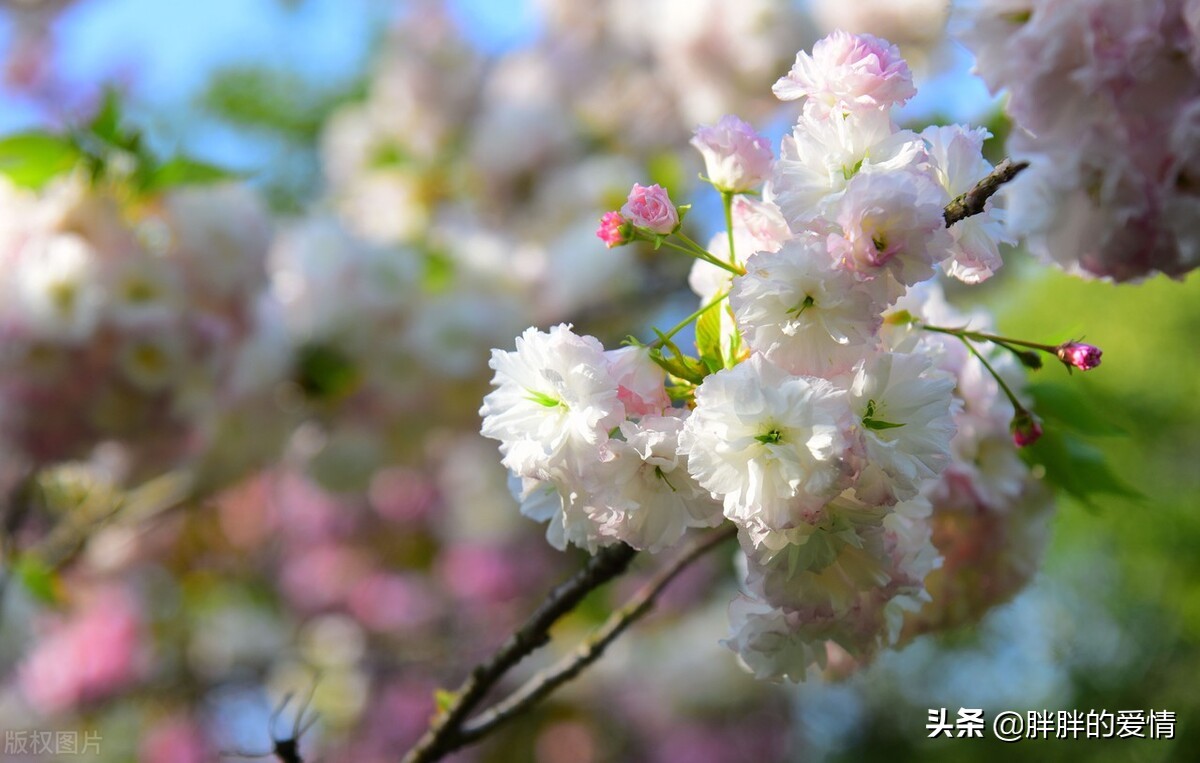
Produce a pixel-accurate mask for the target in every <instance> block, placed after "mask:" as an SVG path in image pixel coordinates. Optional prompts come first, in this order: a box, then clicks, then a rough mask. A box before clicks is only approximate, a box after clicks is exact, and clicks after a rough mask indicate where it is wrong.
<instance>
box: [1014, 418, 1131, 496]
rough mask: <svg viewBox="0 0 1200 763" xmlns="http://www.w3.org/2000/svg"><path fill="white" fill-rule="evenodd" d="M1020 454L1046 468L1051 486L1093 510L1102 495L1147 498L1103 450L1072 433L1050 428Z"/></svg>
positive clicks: (1028, 460)
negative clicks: (1116, 469) (1112, 465)
mask: <svg viewBox="0 0 1200 763" xmlns="http://www.w3.org/2000/svg"><path fill="white" fill-rule="evenodd" d="M1020 453H1021V457H1022V458H1024V459H1025V461H1026V462H1027V463H1029V464H1030V465H1040V466H1042V467H1043V468H1044V469H1045V471H1046V476H1045V480H1046V482H1047V483H1048V484H1050V485H1051V486H1053V487H1056V488H1058V489H1060V490H1062V491H1064V492H1065V493H1067V494H1068V495H1070V496H1071V497H1073V498H1075V499H1077V500H1078V501H1079V502H1080V503H1082V504H1084V505H1085V506H1088V507H1089V508H1096V504H1095V501H1094V498H1095V497H1096V496H1098V495H1115V496H1120V497H1123V498H1135V499H1140V498H1144V496H1143V495H1142V494H1141V493H1139V492H1138V491H1137V490H1135V489H1133V488H1132V487H1130V486H1129V485H1128V484H1126V483H1125V482H1124V481H1123V480H1122V479H1121V478H1120V477H1118V476H1117V475H1116V473H1114V472H1113V471H1112V469H1110V468H1109V466H1108V462H1107V459H1106V458H1105V456H1104V452H1103V451H1101V450H1100V449H1099V448H1097V447H1095V446H1094V445H1090V444H1088V443H1086V442H1084V441H1083V440H1081V439H1079V438H1078V437H1076V436H1074V435H1072V434H1071V433H1070V432H1066V431H1063V430H1054V429H1051V428H1047V430H1046V432H1045V433H1044V434H1043V435H1042V436H1041V438H1040V439H1039V440H1038V441H1037V442H1036V443H1034V444H1033V445H1031V446H1029V447H1027V448H1022V449H1021V451H1020Z"/></svg>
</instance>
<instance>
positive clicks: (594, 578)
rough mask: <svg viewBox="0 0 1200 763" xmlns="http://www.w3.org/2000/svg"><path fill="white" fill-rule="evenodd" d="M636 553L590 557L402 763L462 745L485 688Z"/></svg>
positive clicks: (480, 668)
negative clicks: (464, 729) (462, 736)
mask: <svg viewBox="0 0 1200 763" xmlns="http://www.w3.org/2000/svg"><path fill="white" fill-rule="evenodd" d="M636 554H637V552H636V551H634V550H633V549H632V548H630V547H629V546H626V545H625V544H623V543H618V544H616V545H614V546H607V547H605V548H602V549H600V551H599V552H598V553H597V554H596V555H595V556H593V557H592V558H591V559H589V560H588V562H587V564H586V565H584V567H583V568H582V569H580V570H579V571H578V572H576V573H575V574H574V575H573V576H571V578H570V579H568V580H566V581H565V582H563V583H560V584H559V585H558V586H556V587H555V588H554V590H552V591H551V592H550V595H549V596H548V597H547V598H546V600H545V601H544V602H542V604H541V605H540V606H539V607H538V608H537V609H536V610H535V611H534V613H533V614H532V615H531V616H530V617H529V619H528V620H526V621H525V624H524V625H522V626H521V627H520V628H519V629H517V631H516V632H515V633H513V634H512V635H511V636H509V637H508V640H507V641H505V642H504V644H503V645H502V646H501V647H500V648H499V649H498V650H496V652H495V654H493V655H492V656H491V657H490V658H489V659H488V660H487V661H485V662H482V663H480V664H479V665H476V666H475V668H474V669H473V670H472V671H471V674H470V675H469V676H468V677H467V680H466V681H464V682H463V684H462V686H460V687H459V688H458V691H457V692H455V693H454V694H453V695H452V699H451V701H450V704H449V706H448V707H446V708H445V709H444V710H443V711H442V712H440V713H439V714H438V715H437V716H435V717H434V719H433V722H432V723H431V724H430V726H429V729H428V730H427V731H426V732H425V734H424V735H423V736H422V737H421V739H420V740H419V741H418V742H417V745H416V746H415V747H413V748H412V749H411V750H409V752H408V754H407V755H405V756H404V759H403V761H404V763H429V762H430V761H434V760H438V759H440V758H441V757H442V756H444V755H445V754H447V753H449V752H451V751H453V750H455V749H457V748H459V747H461V746H462V745H463V742H462V741H461V739H460V736H459V734H460V730H461V727H462V724H463V722H464V721H465V720H466V719H467V716H468V715H469V714H470V713H471V711H472V710H474V709H475V708H476V706H478V705H479V703H480V702H481V701H482V700H483V698H484V696H485V695H486V694H487V692H488V690H489V689H491V688H492V687H493V686H495V685H496V682H497V681H499V680H500V678H501V677H503V676H504V674H505V673H507V672H508V670H509V669H510V668H512V667H513V666H514V665H516V664H517V663H518V662H520V661H521V660H523V659H524V658H525V657H526V656H528V655H529V654H531V653H532V652H533V651H534V650H535V649H537V648H538V647H540V646H542V645H544V644H545V643H546V642H547V641H549V640H550V627H551V626H552V625H554V623H556V622H558V620H559V619H560V618H562V617H563V615H565V614H567V613H568V612H570V611H571V610H573V609H575V607H576V606H577V605H578V604H579V602H581V601H583V599H584V597H586V596H587V595H588V594H589V593H591V592H592V591H593V590H595V589H596V588H599V587H600V586H602V585H604V584H605V583H607V582H608V581H610V580H612V579H613V578H615V577H617V576H618V575H620V574H621V573H622V572H624V571H625V569H626V568H627V567H628V566H629V563H630V561H632V560H633V557H634V556H635V555H636Z"/></svg>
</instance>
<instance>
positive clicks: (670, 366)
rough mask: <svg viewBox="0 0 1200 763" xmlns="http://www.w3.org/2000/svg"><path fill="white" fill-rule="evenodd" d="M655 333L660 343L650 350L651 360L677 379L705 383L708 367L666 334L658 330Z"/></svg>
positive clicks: (692, 382)
mask: <svg viewBox="0 0 1200 763" xmlns="http://www.w3.org/2000/svg"><path fill="white" fill-rule="evenodd" d="M655 333H656V334H658V342H657V343H656V345H655V346H652V347H651V348H650V360H652V361H654V362H655V363H656V364H658V366H659V367H660V368H662V369H663V370H664V371H666V372H667V373H668V374H670V375H671V376H673V377H675V378H677V379H682V380H684V381H686V382H689V383H691V384H700V383H701V382H703V381H704V377H705V376H707V375H708V367H707V366H706V365H704V364H703V363H702V362H701V361H699V360H697V359H696V358H693V357H691V356H690V355H687V354H685V353H684V352H683V350H681V349H679V347H678V346H677V345H676V344H675V343H674V342H672V341H671V340H670V339H668V338H667V335H666V334H664V333H662V332H661V331H658V330H657V329H656V330H655ZM664 350H665V351H666V352H665V353H664Z"/></svg>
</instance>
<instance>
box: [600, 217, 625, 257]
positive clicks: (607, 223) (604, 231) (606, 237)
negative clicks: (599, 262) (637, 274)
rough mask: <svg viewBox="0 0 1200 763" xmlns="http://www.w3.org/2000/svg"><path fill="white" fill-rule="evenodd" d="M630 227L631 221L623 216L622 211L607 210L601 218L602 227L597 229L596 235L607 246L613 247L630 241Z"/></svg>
mask: <svg viewBox="0 0 1200 763" xmlns="http://www.w3.org/2000/svg"><path fill="white" fill-rule="evenodd" d="M629 228H630V225H629V221H628V220H626V219H625V218H624V217H621V213H620V212H605V213H604V216H603V217H601V218H600V227H599V228H597V229H596V236H597V237H599V239H600V240H601V241H603V242H604V245H605V246H607V247H608V248H609V249H612V248H613V247H614V246H622V245H624V244H628V243H629V233H630V230H629Z"/></svg>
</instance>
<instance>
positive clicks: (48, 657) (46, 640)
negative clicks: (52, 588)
mask: <svg viewBox="0 0 1200 763" xmlns="http://www.w3.org/2000/svg"><path fill="white" fill-rule="evenodd" d="M143 649H144V647H143V644H142V613H141V608H140V606H139V604H138V602H137V601H136V600H135V599H134V597H133V596H132V595H130V594H129V593H127V592H125V591H122V590H119V589H116V588H105V589H101V590H99V591H96V592H94V593H93V594H92V595H91V596H90V597H88V600H87V601H86V603H85V604H84V606H83V608H82V609H81V610H79V611H78V612H75V613H73V614H72V615H71V616H68V618H67V619H65V620H60V621H58V622H56V623H54V624H52V625H51V626H50V627H49V628H48V629H47V630H46V632H45V634H44V635H43V636H42V638H41V640H40V642H39V643H38V644H37V646H36V648H35V649H34V651H33V652H32V653H31V654H30V655H29V656H28V657H27V658H26V660H25V662H24V663H23V664H22V665H21V667H20V669H19V682H20V685H21V689H22V691H23V692H24V694H25V696H26V698H27V699H28V700H29V702H30V703H31V704H32V705H33V706H34V707H36V708H37V709H38V710H39V711H41V712H43V713H46V714H53V713H58V712H62V711H64V710H69V709H71V708H73V707H76V706H78V705H80V704H81V703H84V702H88V701H91V700H95V699H99V698H102V697H105V696H108V695H110V694H112V693H114V692H116V691H118V690H119V689H121V688H123V687H125V686H126V685H128V684H129V683H131V682H132V681H134V680H135V679H136V678H137V676H138V674H139V672H140V671H141V669H142V667H143V662H142V660H143V658H144V656H145V653H144V651H143Z"/></svg>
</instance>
